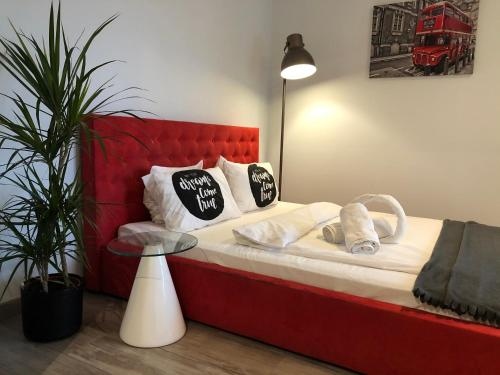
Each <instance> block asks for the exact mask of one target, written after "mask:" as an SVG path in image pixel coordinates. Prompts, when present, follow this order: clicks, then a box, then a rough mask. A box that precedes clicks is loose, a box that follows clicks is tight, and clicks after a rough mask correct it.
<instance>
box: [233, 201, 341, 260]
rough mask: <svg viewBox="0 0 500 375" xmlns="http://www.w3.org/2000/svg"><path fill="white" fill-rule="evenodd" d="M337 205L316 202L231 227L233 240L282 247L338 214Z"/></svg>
mask: <svg viewBox="0 0 500 375" xmlns="http://www.w3.org/2000/svg"><path fill="white" fill-rule="evenodd" d="M339 212H340V206H338V205H336V204H333V203H328V202H318V203H312V204H309V205H307V206H304V207H301V208H298V209H296V210H293V211H291V212H287V213H285V214H282V215H277V216H273V217H270V218H269V219H266V220H262V221H259V222H257V223H252V224H248V225H244V226H242V227H239V228H235V229H233V235H234V237H235V238H236V241H237V242H238V243H240V244H242V245H248V246H253V247H258V248H261V249H266V250H267V249H282V248H284V247H286V246H287V245H289V244H290V243H292V242H295V241H297V240H298V239H299V238H301V237H302V236H304V235H306V234H307V233H309V232H310V231H311V230H313V229H314V228H316V227H317V226H318V225H319V224H321V223H324V222H327V221H329V220H333V219H335V218H336V217H338V216H339Z"/></svg>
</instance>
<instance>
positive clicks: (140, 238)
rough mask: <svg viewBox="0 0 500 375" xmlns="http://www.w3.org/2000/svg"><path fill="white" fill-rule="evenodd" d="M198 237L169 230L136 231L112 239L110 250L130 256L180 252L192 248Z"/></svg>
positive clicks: (150, 255) (109, 245)
mask: <svg viewBox="0 0 500 375" xmlns="http://www.w3.org/2000/svg"><path fill="white" fill-rule="evenodd" d="M197 244H198V239H197V238H196V237H194V236H191V235H190V234H186V233H177V232H169V231H158V232H142V233H135V234H131V235H128V236H123V237H120V238H115V239H114V240H112V241H111V242H110V243H109V244H108V246H107V249H108V251H110V252H112V253H113V254H116V255H122V256H130V257H152V256H159V255H170V254H178V253H182V252H183V251H186V250H189V249H192V248H193V247H195V246H196V245H197Z"/></svg>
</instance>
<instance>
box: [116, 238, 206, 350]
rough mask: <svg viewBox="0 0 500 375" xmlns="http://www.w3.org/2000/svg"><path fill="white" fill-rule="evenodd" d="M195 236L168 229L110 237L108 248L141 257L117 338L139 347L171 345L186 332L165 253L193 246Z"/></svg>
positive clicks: (126, 254) (174, 252) (119, 253)
mask: <svg viewBox="0 0 500 375" xmlns="http://www.w3.org/2000/svg"><path fill="white" fill-rule="evenodd" d="M197 243H198V240H197V239H196V237H194V236H191V235H189V234H185V233H174V232H168V231H161V232H160V231H158V232H144V233H136V234H133V235H129V236H124V237H120V238H116V239H114V240H112V241H111V242H110V243H109V244H108V246H107V249H108V251H110V252H112V253H113V254H116V255H120V256H128V257H140V258H141V261H140V263H139V268H138V269H137V273H136V275H135V280H134V286H133V287H132V292H131V293H130V298H129V300H128V304H127V309H126V310H125V315H124V317H123V321H122V325H121V328H120V338H121V339H122V340H123V341H124V342H125V343H127V344H129V345H131V346H135V347H139V348H155V347H160V346H165V345H169V344H172V343H174V342H176V341H177V340H179V339H180V338H181V337H182V336H184V334H185V333H186V324H185V322H184V317H183V316H182V311H181V308H180V305H179V300H178V299H177V294H176V292H175V288H174V284H173V283H172V277H171V276H170V271H169V269H168V265H167V260H166V255H171V254H179V253H181V252H183V251H186V250H189V249H191V248H193V247H195V246H196V245H197Z"/></svg>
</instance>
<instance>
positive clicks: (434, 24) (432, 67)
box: [413, 1, 474, 74]
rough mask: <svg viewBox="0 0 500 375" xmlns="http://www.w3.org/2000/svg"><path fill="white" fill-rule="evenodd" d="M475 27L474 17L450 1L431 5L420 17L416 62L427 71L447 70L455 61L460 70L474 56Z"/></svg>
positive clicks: (417, 65)
mask: <svg viewBox="0 0 500 375" xmlns="http://www.w3.org/2000/svg"><path fill="white" fill-rule="evenodd" d="M473 29H474V25H473V21H472V19H471V17H470V16H469V15H467V14H466V13H464V12H463V11H461V10H460V9H458V8H457V7H456V6H454V5H453V4H451V3H449V2H448V1H442V2H439V3H435V4H433V5H431V6H428V7H427V8H425V9H423V10H422V12H421V15H420V17H419V19H418V23H417V30H416V36H415V48H414V49H413V64H414V65H415V66H416V67H417V68H419V69H422V70H424V72H425V73H426V74H430V73H431V72H435V73H444V74H448V68H449V66H450V65H452V64H454V65H455V71H456V72H458V71H459V69H460V62H461V61H462V66H465V64H467V63H469V62H470V61H471V60H472V58H473V43H474V41H473Z"/></svg>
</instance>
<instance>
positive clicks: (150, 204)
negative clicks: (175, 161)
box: [142, 160, 203, 224]
mask: <svg viewBox="0 0 500 375" xmlns="http://www.w3.org/2000/svg"><path fill="white" fill-rule="evenodd" d="M187 169H203V160H200V161H199V162H198V163H196V164H194V165H190V166H187V167H159V166H157V165H154V166H153V167H151V171H150V172H149V174H148V175H146V176H143V177H142V182H143V183H144V196H143V198H142V202H143V203H144V205H145V206H146V208H147V209H148V211H149V214H150V215H151V220H152V221H153V222H154V223H156V224H163V219H162V218H161V215H160V210H159V208H158V206H159V203H158V202H155V200H154V199H153V197H152V196H151V193H150V192H149V188H148V183H149V180H150V177H151V173H153V171H156V172H162V173H173V172H177V171H184V170H187Z"/></svg>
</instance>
